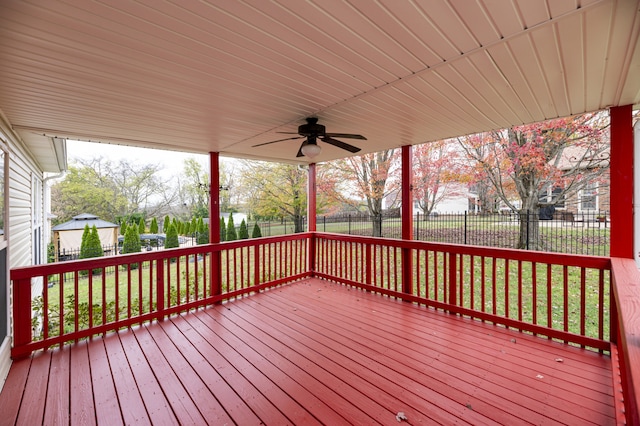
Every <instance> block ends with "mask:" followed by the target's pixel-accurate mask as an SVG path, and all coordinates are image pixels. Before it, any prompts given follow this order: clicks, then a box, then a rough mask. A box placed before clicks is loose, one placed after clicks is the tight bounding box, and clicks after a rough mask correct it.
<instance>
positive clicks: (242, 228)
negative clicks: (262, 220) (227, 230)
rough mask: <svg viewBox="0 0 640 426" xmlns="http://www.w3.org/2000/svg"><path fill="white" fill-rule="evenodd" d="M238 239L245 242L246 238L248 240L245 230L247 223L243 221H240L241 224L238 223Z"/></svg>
mask: <svg viewBox="0 0 640 426" xmlns="http://www.w3.org/2000/svg"><path fill="white" fill-rule="evenodd" d="M238 238H240V239H241V240H246V239H247V238H249V230H248V229H247V222H245V221H244V219H242V222H240V229H239V230H238Z"/></svg>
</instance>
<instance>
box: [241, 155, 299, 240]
mask: <svg viewBox="0 0 640 426" xmlns="http://www.w3.org/2000/svg"><path fill="white" fill-rule="evenodd" d="M241 182H242V187H243V189H244V191H243V192H244V193H246V194H249V195H248V197H249V198H248V199H247V203H248V206H249V208H250V211H251V213H252V216H254V217H259V218H269V219H272V218H282V217H290V218H291V219H292V220H293V223H294V232H303V231H304V216H305V213H306V206H307V171H306V169H304V168H301V167H298V166H294V165H291V164H279V163H266V162H261V161H245V162H244V163H243V170H242V175H241Z"/></svg>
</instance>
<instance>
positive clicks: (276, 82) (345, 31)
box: [0, 0, 640, 168]
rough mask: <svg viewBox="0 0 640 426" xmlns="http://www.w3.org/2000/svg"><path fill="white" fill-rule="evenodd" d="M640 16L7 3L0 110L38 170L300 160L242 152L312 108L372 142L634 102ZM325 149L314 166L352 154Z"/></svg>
mask: <svg viewBox="0 0 640 426" xmlns="http://www.w3.org/2000/svg"><path fill="white" fill-rule="evenodd" d="M638 9H639V8H638V1H637V0H575V1H548V0H528V1H519V0H505V1H500V2H487V1H480V0H478V1H454V0H443V1H438V2H414V1H400V2H398V1H389V0H382V1H379V2H361V1H356V2H353V1H314V2H312V1H277V2H263V1H246V2H235V1H227V0H212V1H208V2H187V3H175V4H174V3H160V2H147V3H146V4H140V3H137V2H116V3H111V4H105V3H101V2H98V3H83V2H79V3H78V2H76V3H72V4H70V3H68V2H62V1H57V0H51V1H46V2H35V3H34V2H8V3H7V2H5V3H3V6H2V13H1V14H0V63H2V67H0V84H1V86H2V91H0V110H1V111H2V114H3V117H5V118H6V120H7V121H8V123H9V124H10V125H11V127H12V128H13V129H14V130H15V131H16V132H18V133H19V135H20V137H21V138H22V140H23V141H25V143H26V144H27V145H28V147H29V149H30V150H31V151H32V153H33V155H34V157H35V158H37V159H38V160H39V161H41V164H43V165H45V163H46V162H47V161H48V162H52V160H54V159H55V158H56V155H57V156H58V157H59V154H60V151H59V150H56V149H55V148H56V147H55V146H54V145H53V141H60V139H55V138H74V139H81V140H90V141H97V142H105V143H113V144H124V145H132V146H142V147H152V148H159V149H169V150H179V151H186V152H194V153H207V152H220V153H221V154H222V155H227V156H234V157H244V158H260V159H266V160H275V161H288V162H307V161H309V160H308V159H307V158H296V153H297V151H298V147H299V145H300V140H287V141H282V142H278V143H274V144H270V145H264V146H260V147H254V146H255V145H258V144H261V143H264V142H268V141H273V140H276V139H283V138H286V137H287V136H286V135H282V134H280V133H279V132H294V133H295V132H296V130H297V126H299V125H300V124H303V123H304V119H305V117H309V116H316V117H318V118H319V120H320V123H321V124H324V125H326V128H327V131H328V132H340V133H359V134H363V135H365V136H366V137H367V139H368V140H367V141H358V140H355V141H353V144H354V145H356V146H358V147H360V148H362V151H361V152H362V153H365V152H375V151H379V150H382V149H385V148H392V147H399V146H402V145H408V144H418V143H423V142H427V141H433V140H439V139H444V138H448V137H454V136H459V135H465V134H470V133H475V132H479V131H484V130H490V129H500V128H505V127H509V126H512V125H518V124H523V123H532V122H536V121H541V120H545V119H550V118H555V117H563V116H568V115H572V114H580V113H584V112H588V111H596V110H600V109H605V108H608V107H610V106H616V105H629V104H638V103H640V78H638V75H640V48H639V46H638V37H639V34H640V17H639V11H638ZM290 136H293V137H295V134H294V135H290ZM320 145H321V146H322V153H321V154H320V155H319V156H318V157H317V158H316V159H315V160H314V162H321V161H326V160H331V159H335V158H339V157H343V156H345V155H352V154H350V153H348V152H347V151H344V150H341V149H338V148H336V147H333V146H330V145H327V144H325V143H322V142H321V143H320ZM57 164H60V161H58V163H57ZM54 166H55V164H52V165H51V168H55V167H54Z"/></svg>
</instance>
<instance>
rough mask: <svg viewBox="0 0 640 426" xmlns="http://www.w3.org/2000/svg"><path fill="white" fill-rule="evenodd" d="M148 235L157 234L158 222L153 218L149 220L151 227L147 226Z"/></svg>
mask: <svg viewBox="0 0 640 426" xmlns="http://www.w3.org/2000/svg"><path fill="white" fill-rule="evenodd" d="M149 233H151V234H157V233H158V220H157V219H156V218H155V217H154V218H153V219H151V225H149Z"/></svg>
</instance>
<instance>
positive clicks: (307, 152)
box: [300, 136, 321, 158]
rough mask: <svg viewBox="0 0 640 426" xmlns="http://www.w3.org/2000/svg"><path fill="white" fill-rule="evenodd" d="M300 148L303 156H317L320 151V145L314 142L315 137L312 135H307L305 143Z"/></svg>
mask: <svg viewBox="0 0 640 426" xmlns="http://www.w3.org/2000/svg"><path fill="white" fill-rule="evenodd" d="M300 150H301V151H302V154H303V155H304V156H305V157H309V158H313V157H315V156H317V155H318V154H320V151H321V149H320V147H319V146H318V144H317V143H316V138H315V137H313V136H309V138H308V139H307V143H305V144H304V145H302V148H301V149H300Z"/></svg>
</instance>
